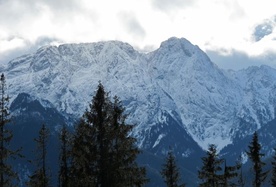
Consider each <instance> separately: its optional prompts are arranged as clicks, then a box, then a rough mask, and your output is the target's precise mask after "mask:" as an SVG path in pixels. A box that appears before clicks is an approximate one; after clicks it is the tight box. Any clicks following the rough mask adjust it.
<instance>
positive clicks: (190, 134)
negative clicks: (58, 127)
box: [1, 38, 276, 157]
mask: <svg viewBox="0 0 276 187" xmlns="http://www.w3.org/2000/svg"><path fill="white" fill-rule="evenodd" d="M1 72H4V73H5V74H6V77H7V83H8V84H9V93H10V95H11V96H12V98H15V97H16V95H18V94H19V93H23V92H24V93H28V94H30V95H32V96H35V97H36V98H38V99H39V100H41V101H43V100H48V101H50V103H51V104H49V102H43V103H44V105H45V106H46V107H47V106H48V105H51V107H55V108H57V110H58V111H60V112H61V113H62V114H64V115H65V116H67V117H69V116H70V117H72V118H78V117H80V116H81V115H82V113H83V112H84V110H85V109H86V107H87V106H88V102H89V101H91V98H92V95H93V94H94V91H95V89H96V87H97V85H98V82H99V81H101V82H102V84H103V85H104V86H105V88H106V90H107V91H110V92H111V94H112V95H117V96H119V97H120V99H121V100H122V101H123V103H124V104H125V107H126V112H127V113H129V117H128V120H129V122H130V123H133V124H136V125H137V126H136V128H135V130H134V132H133V135H134V136H135V137H137V139H138V145H139V146H140V147H141V148H144V149H155V150H156V151H157V152H160V153H162V152H164V151H165V150H166V149H167V148H168V147H165V148H164V146H162V145H164V143H165V142H167V143H166V144H170V145H175V146H178V150H180V152H179V154H180V155H183V156H184V157H185V156H187V155H189V154H192V153H193V151H195V150H191V149H189V148H187V147H185V146H184V145H183V144H184V143H185V142H190V143H191V142H192V144H193V143H195V142H196V143H197V144H198V145H200V147H201V148H203V149H206V148H207V146H208V144H210V143H214V144H217V145H218V149H219V150H221V149H222V148H223V147H225V146H226V145H228V144H231V143H232V142H233V139H234V138H235V137H241V138H242V137H245V136H247V135H250V134H252V132H253V131H255V130H257V129H260V128H261V127H263V126H265V125H266V124H267V123H268V122H270V121H272V120H273V119H274V118H275V104H276V95H275V93H276V92H275V91H276V90H275V89H276V70H275V69H272V68H270V67H267V66H261V67H250V68H248V69H244V70H241V71H236V72H234V71H224V70H222V69H220V68H218V67H217V66H216V65H215V64H214V63H212V62H211V60H210V59H209V58H208V56H207V55H206V54H205V53H204V52H203V51H202V50H200V49H199V47H197V46H195V45H193V44H191V43H190V42H189V41H188V40H186V39H184V38H181V39H178V38H170V39H168V40H167V41H164V42H163V43H162V44H161V45H160V48H158V49H157V50H155V51H152V52H151V53H148V54H144V53H140V52H138V51H136V50H135V49H134V48H133V47H132V46H130V45H129V44H126V43H123V42H119V41H107V42H98V43H86V44H64V45H60V46H58V47H56V46H47V47H43V48H40V49H39V50H37V51H36V52H35V53H34V54H29V55H25V56H21V57H19V58H16V59H14V60H12V61H10V62H9V63H7V64H6V65H5V66H3V68H2V69H1ZM172 123H173V124H174V125H171V124H172ZM173 129H175V130H173ZM176 129H177V130H176ZM241 129H242V131H241ZM175 131H177V132H179V135H177V137H173V135H174V134H175ZM172 137H173V138H174V139H172ZM165 140H166V141H165ZM168 141H169V142H170V143H168ZM174 141H177V142H174ZM183 146H184V147H183Z"/></svg>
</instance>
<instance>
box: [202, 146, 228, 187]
mask: <svg viewBox="0 0 276 187" xmlns="http://www.w3.org/2000/svg"><path fill="white" fill-rule="evenodd" d="M202 161H203V166H202V168H201V170H200V171H198V178H199V179H201V181H202V183H200V186H201V187H218V186H219V185H220V183H221V179H222V175H221V174H219V172H221V171H222V168H221V166H220V165H221V164H222V162H223V160H222V159H219V157H218V154H217V149H216V146H215V145H214V144H211V145H209V148H208V151H207V155H206V157H203V158H202Z"/></svg>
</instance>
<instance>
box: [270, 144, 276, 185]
mask: <svg viewBox="0 0 276 187" xmlns="http://www.w3.org/2000/svg"><path fill="white" fill-rule="evenodd" d="M271 164H272V175H271V185H272V186H273V187H276V148H274V155H273V161H272V162H271Z"/></svg>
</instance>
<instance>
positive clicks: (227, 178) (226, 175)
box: [222, 159, 238, 187]
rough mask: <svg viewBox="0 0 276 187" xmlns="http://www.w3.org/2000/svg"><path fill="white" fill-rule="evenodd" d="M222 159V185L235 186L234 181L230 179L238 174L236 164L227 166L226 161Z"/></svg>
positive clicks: (224, 186)
mask: <svg viewBox="0 0 276 187" xmlns="http://www.w3.org/2000/svg"><path fill="white" fill-rule="evenodd" d="M223 160H224V172H223V175H222V186H223V187H228V186H235V183H234V182H233V181H231V179H233V178H235V177H237V176H238V173H237V170H238V168H237V166H229V165H227V163H226V160H225V159H223Z"/></svg>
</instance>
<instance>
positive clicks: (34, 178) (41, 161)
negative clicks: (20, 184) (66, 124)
mask: <svg viewBox="0 0 276 187" xmlns="http://www.w3.org/2000/svg"><path fill="white" fill-rule="evenodd" d="M48 137H49V130H48V129H47V128H46V126H45V124H43V125H42V127H41V129H40V130H39V136H38V138H37V139H35V142H36V143H37V149H36V152H37V159H36V161H35V162H36V165H37V168H36V170H35V171H34V173H33V175H31V176H30V181H29V182H28V183H27V185H28V186H31V187H48V186H49V183H50V177H49V174H48V169H47V165H46V156H47V139H48Z"/></svg>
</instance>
